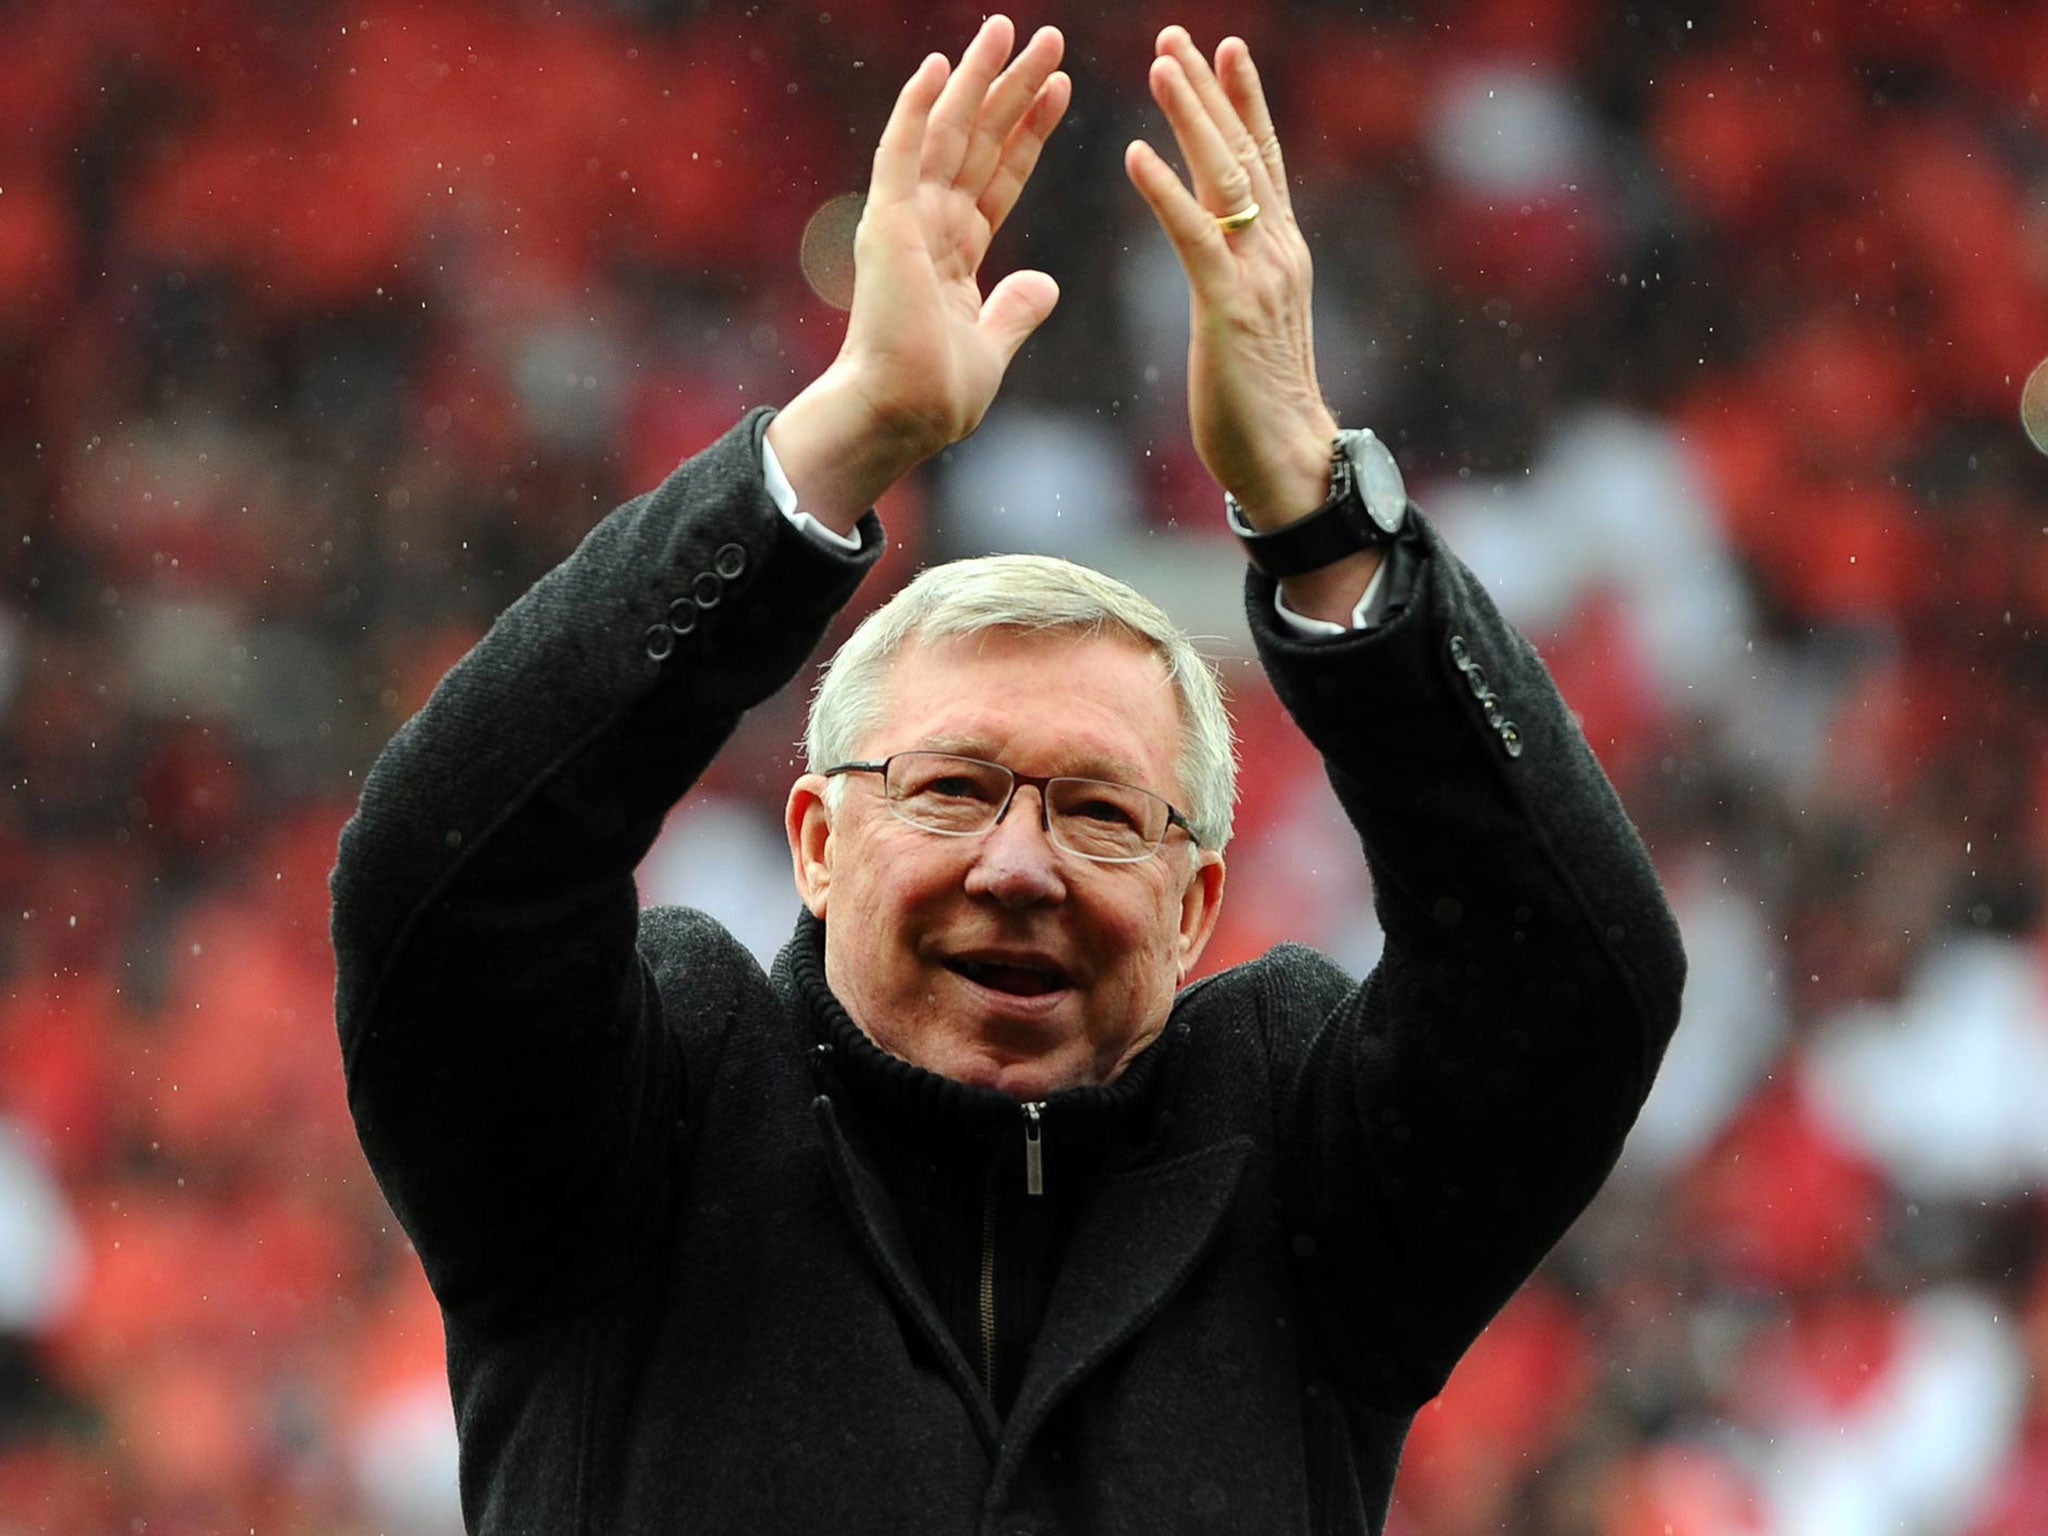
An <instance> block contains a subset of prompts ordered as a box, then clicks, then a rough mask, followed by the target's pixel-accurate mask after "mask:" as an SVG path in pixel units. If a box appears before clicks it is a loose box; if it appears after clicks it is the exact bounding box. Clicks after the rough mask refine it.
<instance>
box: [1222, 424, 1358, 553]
mask: <svg viewBox="0 0 2048 1536" xmlns="http://www.w3.org/2000/svg"><path fill="white" fill-rule="evenodd" d="M1337 431H1338V428H1337V420H1336V418H1335V417H1334V416H1331V415H1329V414H1328V413H1327V412H1325V413H1323V415H1322V416H1321V418H1320V419H1319V420H1314V421H1311V422H1309V423H1307V424H1305V425H1304V427H1303V428H1302V430H1301V431H1299V432H1296V433H1293V434H1290V436H1289V437H1288V440H1287V443H1286V446H1285V447H1284V448H1283V449H1281V450H1280V451H1279V452H1278V453H1277V454H1275V455H1274V456H1273V458H1272V460H1271V469H1270V471H1269V472H1268V474H1267V475H1265V476H1264V477H1262V479H1261V480H1260V482H1259V483H1256V484H1250V483H1248V484H1246V485H1245V486H1244V487H1243V488H1242V489H1239V488H1238V487H1236V486H1230V485H1226V486H1225V487H1224V489H1225V490H1227V491H1229V492H1230V494H1231V495H1232V497H1233V498H1235V500H1236V502H1237V505H1238V508H1239V510H1240V511H1241V512H1242V514H1243V517H1244V520H1245V522H1246V523H1248V524H1249V525H1250V526H1251V527H1252V528H1254V529H1255V530H1257V531H1258V532H1260V533H1271V532H1274V531H1276V530H1277V529H1280V528H1284V527H1286V526H1287V525H1288V524H1289V523H1292V522H1298V521H1299V520H1300V519H1302V518H1304V517H1307V516H1308V515H1309V514H1310V513H1311V512H1313V511H1315V510H1316V508H1318V507H1320V506H1321V505H1322V504H1323V503H1324V502H1325V501H1327V500H1328V499H1329V496H1330V445H1331V444H1332V443H1333V442H1335V441H1336V438H1337Z"/></svg>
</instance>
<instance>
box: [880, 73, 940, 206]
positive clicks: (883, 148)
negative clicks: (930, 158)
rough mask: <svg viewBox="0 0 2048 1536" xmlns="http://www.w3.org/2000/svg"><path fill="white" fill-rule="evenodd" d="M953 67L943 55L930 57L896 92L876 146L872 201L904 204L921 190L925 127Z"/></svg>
mask: <svg viewBox="0 0 2048 1536" xmlns="http://www.w3.org/2000/svg"><path fill="white" fill-rule="evenodd" d="M951 68H952V66H951V65H949V64H947V62H946V56H945V55H944V54H943V53H931V54H926V55H925V60H924V62H923V63H922V64H920V65H918V66H917V68H916V69H915V70H914V71H912V73H911V76H910V78H909V79H908V80H906V81H904V82H903V89H902V90H900V91H898V92H897V93H896V105H895V106H894V107H893V108H891V109H890V112H889V121H888V122H887V123H886V124H884V125H883V128H882V137H881V141H880V142H879V143H877V144H876V145H875V169H874V173H873V175H872V176H871V177H870V178H869V182H868V199H869V201H871V202H890V201H901V200H902V199H904V198H906V197H909V196H910V195H911V194H912V193H913V192H915V191H916V190H917V168H918V165H919V164H920V162H921V161H922V160H923V158H924V136H925V125H926V123H927V121H928V120H929V119H930V117H931V111H932V103H933V102H935V101H937V100H938V99H939V91H940V88H941V87H943V86H944V85H945V83H946V76H947V74H948V73H949V72H950V71H951Z"/></svg>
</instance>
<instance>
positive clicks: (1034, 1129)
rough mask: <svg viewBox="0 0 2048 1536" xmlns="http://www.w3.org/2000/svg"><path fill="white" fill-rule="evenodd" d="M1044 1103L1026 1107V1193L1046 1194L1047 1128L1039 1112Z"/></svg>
mask: <svg viewBox="0 0 2048 1536" xmlns="http://www.w3.org/2000/svg"><path fill="white" fill-rule="evenodd" d="M1044 1108H1045V1105H1044V1104H1043V1103H1038V1104H1026V1105H1025V1106H1024V1193H1025V1194H1027V1195H1042V1194H1044V1193H1045V1127H1044V1125H1043V1124H1042V1123H1041V1122H1040V1120H1039V1118H1038V1112H1039V1111H1040V1110H1042V1109H1044Z"/></svg>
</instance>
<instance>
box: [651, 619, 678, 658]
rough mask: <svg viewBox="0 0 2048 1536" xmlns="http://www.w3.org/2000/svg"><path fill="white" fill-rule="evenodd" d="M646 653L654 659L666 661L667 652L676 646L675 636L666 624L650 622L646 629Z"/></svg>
mask: <svg viewBox="0 0 2048 1536" xmlns="http://www.w3.org/2000/svg"><path fill="white" fill-rule="evenodd" d="M646 640H647V654H648V655H649V656H652V657H653V658H654V659H655V660H656V661H667V660H668V657H669V652H671V651H673V650H674V649H675V648H676V637H675V635H674V634H673V633H672V632H671V631H670V629H669V627H668V626H667V625H666V624H652V625H649V626H648V629H647V635H646Z"/></svg>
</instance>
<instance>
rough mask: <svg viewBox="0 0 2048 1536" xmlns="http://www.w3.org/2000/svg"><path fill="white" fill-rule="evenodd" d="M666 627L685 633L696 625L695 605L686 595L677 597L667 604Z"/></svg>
mask: <svg viewBox="0 0 2048 1536" xmlns="http://www.w3.org/2000/svg"><path fill="white" fill-rule="evenodd" d="M668 627H669V628H670V629H671V630H673V631H674V632H675V633H676V634H679V635H687V634H688V633H690V631H691V630H693V629H695V628H696V627H697V605H696V604H695V603H693V602H691V601H690V600H689V599H688V598H687V597H679V598H677V599H676V600H675V601H674V602H672V603H670V604H669V605H668Z"/></svg>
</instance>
